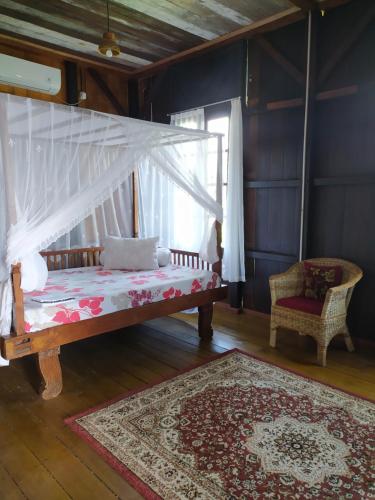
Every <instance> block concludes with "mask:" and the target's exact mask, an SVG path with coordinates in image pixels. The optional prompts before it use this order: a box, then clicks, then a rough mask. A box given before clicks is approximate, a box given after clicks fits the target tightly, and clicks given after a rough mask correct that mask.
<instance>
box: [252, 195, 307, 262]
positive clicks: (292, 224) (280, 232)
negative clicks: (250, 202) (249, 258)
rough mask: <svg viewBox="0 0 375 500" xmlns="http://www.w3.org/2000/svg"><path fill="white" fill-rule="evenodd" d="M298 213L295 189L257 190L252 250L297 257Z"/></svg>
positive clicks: (297, 198)
mask: <svg viewBox="0 0 375 500" xmlns="http://www.w3.org/2000/svg"><path fill="white" fill-rule="evenodd" d="M298 213H299V193H298V190H297V189H295V188H270V189H262V188H260V189H256V211H255V214H256V215H255V228H254V232H255V245H254V247H253V248H252V250H257V251H263V252H273V253H281V254H287V255H295V256H297V253H298V236H299V233H298Z"/></svg>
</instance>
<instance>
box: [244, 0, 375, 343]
mask: <svg viewBox="0 0 375 500" xmlns="http://www.w3.org/2000/svg"><path fill="white" fill-rule="evenodd" d="M316 35H317V36H316V40H317V41H316V47H315V48H314V49H315V50H316V54H317V61H316V81H315V82H314V83H315V85H316V94H315V102H314V105H313V128H312V140H311V147H310V149H311V156H310V166H311V168H310V175H309V178H308V179H307V181H308V194H309V197H308V199H309V203H308V206H307V207H306V208H307V209H308V212H309V217H308V219H307V228H306V234H305V238H306V241H305V249H306V256H307V257H318V256H331V257H339V258H344V259H347V260H350V261H353V262H355V263H357V264H358V265H359V266H361V267H362V268H363V270H364V273H365V276H364V279H363V280H362V282H361V283H360V284H359V286H358V287H357V289H356V291H355V294H354V296H353V301H352V304H351V307H350V315H349V323H350V326H351V329H352V331H353V333H354V335H356V336H359V337H364V338H374V324H375V309H374V308H373V307H371V303H372V302H373V298H374V296H375V224H374V214H375V141H374V130H375V64H374V56H373V47H374V46H375V9H374V4H373V2H372V0H358V1H355V2H354V1H353V2H350V3H348V4H347V5H345V6H342V7H340V8H337V9H334V10H332V11H329V12H327V13H326V15H325V16H324V17H318V18H317V33H316ZM269 44H271V45H272V47H273V48H275V49H276V54H275V52H273V51H272V50H270V46H269ZM272 47H271V48H272ZM305 50H306V23H305V22H301V23H299V24H298V25H297V24H296V25H293V26H289V27H286V28H283V29H282V30H278V31H277V32H275V33H272V34H270V35H267V38H266V43H263V42H261V43H260V44H259V43H257V42H256V41H255V40H254V41H251V42H250V43H249V75H250V80H251V81H250V82H249V87H248V88H249V98H250V100H249V107H248V110H247V112H246V113H245V116H244V129H245V141H244V144H245V162H244V164H245V173H244V175H245V245H246V255H247V283H246V286H245V288H244V297H243V301H244V307H246V308H250V309H256V310H258V311H263V312H269V310H270V298H269V288H268V278H269V275H271V274H273V273H278V272H282V271H283V270H285V269H286V268H288V267H289V266H290V265H291V263H292V262H294V261H295V260H297V257H298V241H299V217H300V214H299V205H300V193H301V182H300V179H301V168H302V144H303V136H302V133H303V116H304V113H303V99H301V98H303V94H304V85H303V84H302V85H300V84H299V83H298V72H296V71H295V70H296V69H297V70H298V71H301V72H302V73H303V72H304V67H305V55H304V54H305ZM280 55H281V56H284V57H285V58H286V59H287V61H288V63H290V64H291V65H292V69H291V67H290V66H289V67H288V64H285V61H284V62H283V58H282V57H280ZM293 75H294V76H293ZM275 101H276V102H275Z"/></svg>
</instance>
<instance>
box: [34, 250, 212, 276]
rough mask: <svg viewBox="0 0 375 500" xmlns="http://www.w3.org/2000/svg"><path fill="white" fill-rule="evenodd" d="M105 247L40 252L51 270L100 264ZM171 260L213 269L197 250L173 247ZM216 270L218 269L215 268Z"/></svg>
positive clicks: (195, 267)
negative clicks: (191, 250) (189, 250)
mask: <svg viewBox="0 0 375 500" xmlns="http://www.w3.org/2000/svg"><path fill="white" fill-rule="evenodd" d="M103 250H104V248H103V247H88V248H72V249H70V250H48V251H45V252H40V255H41V256H42V257H44V259H45V261H46V263H47V267H48V270H49V271H57V270H59V269H71V268H74V267H89V266H99V265H100V262H99V259H100V254H101V253H102V251H103ZM171 252H172V256H171V260H172V263H173V264H177V265H179V266H188V267H192V268H193V269H212V268H215V265H214V266H212V265H211V264H209V263H208V262H206V261H204V260H202V259H201V258H200V257H199V254H198V253H197V252H188V251H186V250H177V249H174V248H171ZM214 270H215V271H216V272H217V270H216V269H214Z"/></svg>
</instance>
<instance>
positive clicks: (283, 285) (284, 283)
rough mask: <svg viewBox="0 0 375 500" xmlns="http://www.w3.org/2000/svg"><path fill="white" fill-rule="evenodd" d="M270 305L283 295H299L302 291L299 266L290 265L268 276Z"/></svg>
mask: <svg viewBox="0 0 375 500" xmlns="http://www.w3.org/2000/svg"><path fill="white" fill-rule="evenodd" d="M269 282H270V290H271V300H272V305H275V304H276V301H277V300H279V299H282V298H284V297H293V296H295V295H300V293H301V291H302V277H301V273H300V271H299V268H298V267H296V266H293V267H291V268H290V269H289V270H288V271H286V272H285V273H281V274H274V275H273V276H270V278H269Z"/></svg>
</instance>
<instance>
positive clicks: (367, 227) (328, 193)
mask: <svg viewBox="0 0 375 500" xmlns="http://www.w3.org/2000/svg"><path fill="white" fill-rule="evenodd" d="M313 207H314V210H313V216H312V217H311V223H310V245H309V256H318V255H324V256H331V257H340V258H343V259H347V260H349V261H351V262H355V263H356V264H357V265H359V266H360V267H361V268H362V269H363V270H364V278H363V280H362V281H361V282H360V283H359V285H358V286H357V288H356V290H355V293H354V295H353V300H352V303H351V307H350V315H349V318H350V324H351V327H352V330H353V333H355V334H356V335H358V336H361V337H373V336H374V324H375V308H374V307H373V305H372V304H373V299H372V298H373V297H375V224H374V214H375V184H367V185H366V184H364V185H347V186H340V185H337V186H329V187H327V186H322V187H317V188H315V189H314V193H313Z"/></svg>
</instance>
